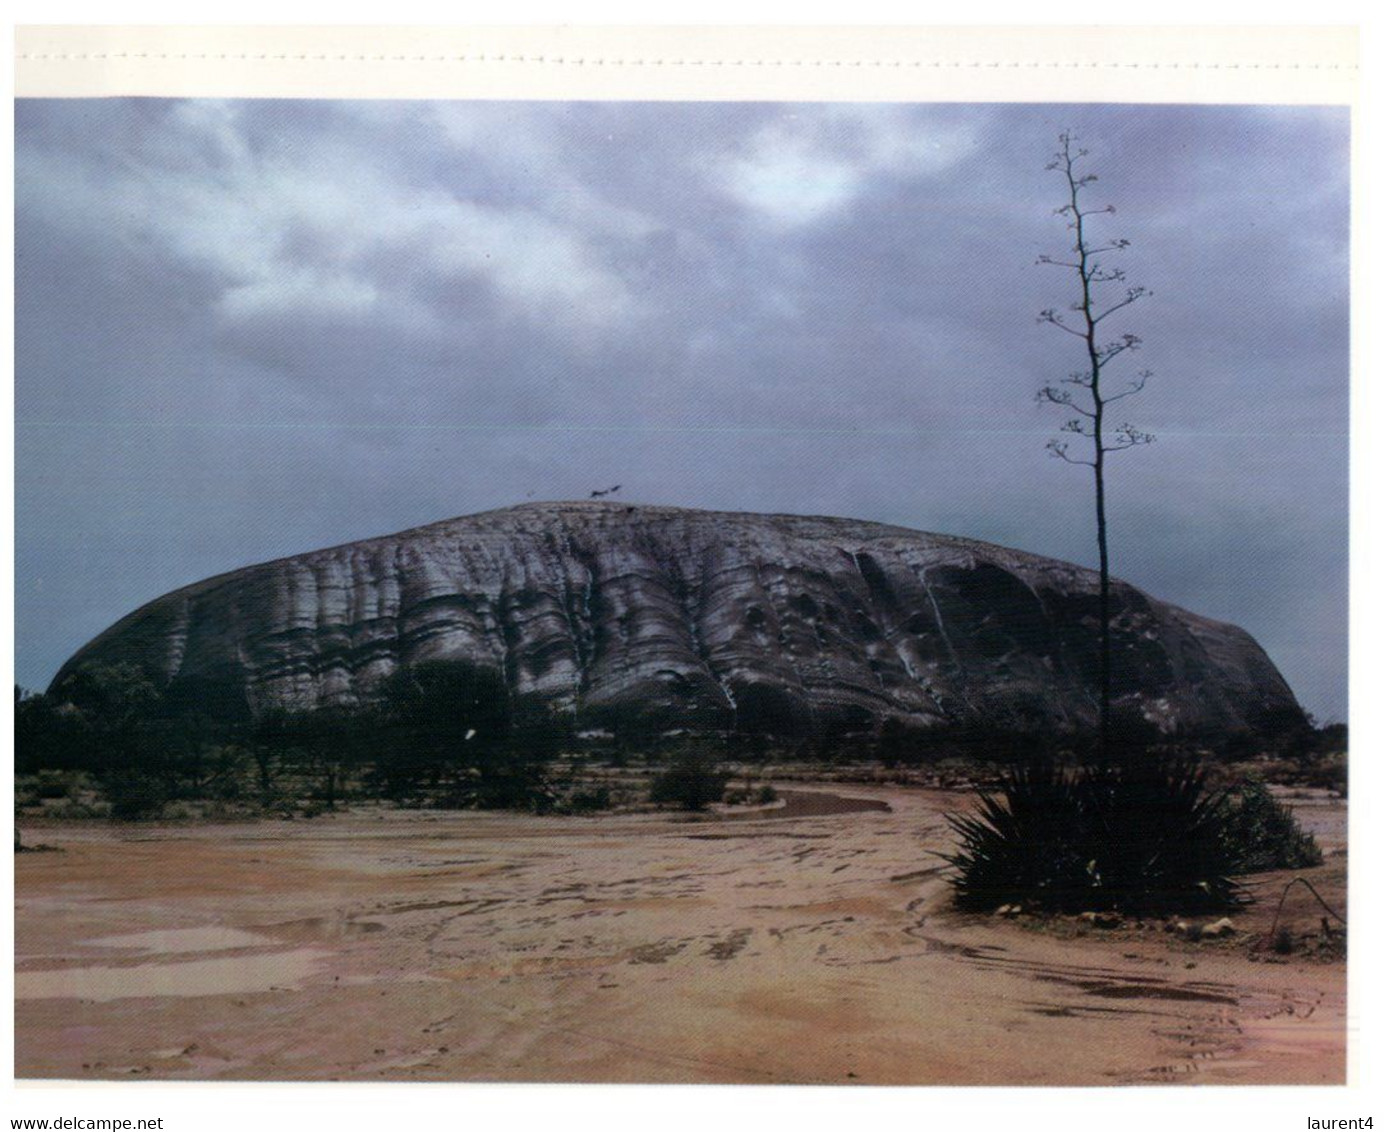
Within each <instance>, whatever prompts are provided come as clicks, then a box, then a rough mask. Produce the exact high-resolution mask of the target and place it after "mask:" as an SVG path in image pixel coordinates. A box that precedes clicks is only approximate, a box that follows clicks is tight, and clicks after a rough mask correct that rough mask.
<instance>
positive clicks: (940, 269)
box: [16, 100, 1349, 717]
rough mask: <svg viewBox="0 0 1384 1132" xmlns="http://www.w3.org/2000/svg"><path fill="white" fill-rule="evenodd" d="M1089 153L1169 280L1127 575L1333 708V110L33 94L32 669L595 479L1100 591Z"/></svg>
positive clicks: (28, 510)
mask: <svg viewBox="0 0 1384 1132" xmlns="http://www.w3.org/2000/svg"><path fill="white" fill-rule="evenodd" d="M1067 127H1072V128H1074V129H1076V130H1077V131H1078V132H1079V133H1080V134H1081V135H1082V136H1083V138H1084V139H1085V141H1086V144H1088V145H1089V147H1090V148H1091V150H1092V160H1093V163H1094V165H1095V167H1096V168H1097V169H1098V170H1099V172H1100V174H1101V177H1102V179H1101V181H1100V182H1099V191H1100V193H1101V194H1103V195H1105V196H1106V197H1108V199H1110V200H1112V201H1114V202H1115V203H1116V204H1117V205H1118V208H1119V211H1118V213H1117V214H1116V216H1115V217H1114V218H1112V224H1111V231H1112V233H1115V234H1119V235H1124V236H1128V237H1129V238H1131V239H1132V240H1133V241H1134V246H1133V247H1132V248H1131V249H1130V251H1129V253H1128V254H1127V256H1126V259H1127V261H1128V264H1127V265H1128V268H1129V270H1130V272H1131V278H1132V279H1133V280H1134V281H1136V282H1139V283H1144V284H1147V285H1148V286H1150V287H1152V288H1153V291H1154V295H1153V297H1152V298H1151V299H1149V300H1148V301H1147V303H1144V304H1141V305H1139V306H1138V307H1136V308H1134V309H1132V310H1131V311H1130V312H1129V317H1128V318H1127V319H1126V320H1124V321H1123V322H1121V324H1120V326H1119V327H1117V328H1116V329H1117V330H1120V329H1124V328H1125V327H1126V326H1127V327H1128V328H1129V329H1130V330H1132V331H1134V332H1137V333H1139V334H1140V335H1141V336H1142V337H1143V338H1144V340H1145V345H1144V348H1143V350H1142V352H1141V354H1140V356H1139V357H1138V358H1137V359H1136V366H1143V365H1147V366H1149V367H1150V368H1152V369H1153V370H1154V371H1155V377H1154V379H1153V381H1152V382H1151V383H1150V385H1149V388H1148V389H1147V391H1146V392H1145V394H1144V395H1142V396H1141V397H1140V398H1138V399H1137V400H1133V401H1131V402H1128V403H1127V406H1128V408H1129V410H1130V415H1131V416H1132V417H1134V418H1135V419H1137V421H1138V423H1140V424H1141V425H1143V426H1145V427H1147V428H1149V429H1151V430H1152V431H1154V432H1157V433H1160V434H1162V439H1161V441H1160V443H1159V444H1158V445H1157V446H1155V447H1154V448H1153V449H1151V450H1149V451H1147V452H1139V453H1134V454H1131V455H1129V456H1127V457H1125V458H1123V460H1122V461H1121V462H1120V463H1119V464H1118V465H1117V466H1116V468H1115V471H1114V476H1113V481H1112V491H1113V494H1114V503H1115V512H1114V515H1115V527H1114V530H1115V562H1116V570H1117V572H1118V573H1120V574H1122V575H1123V576H1125V577H1128V578H1129V579H1130V580H1131V581H1134V582H1136V583H1137V584H1139V585H1142V586H1144V587H1145V588H1147V589H1149V590H1150V591H1151V592H1153V593H1155V594H1156V595H1158V596H1159V597H1162V598H1165V599H1167V600H1171V601H1174V602H1177V603H1179V604H1182V605H1185V606H1188V607H1190V608H1193V609H1197V610H1199V611H1201V612H1204V613H1207V614H1210V615H1212V616H1217V617H1223V618H1226V619H1229V620H1233V621H1237V622H1239V623H1241V624H1244V625H1245V627H1246V628H1248V629H1250V630H1251V631H1252V632H1254V633H1255V634H1256V635H1257V636H1258V637H1259V639H1260V640H1261V642H1262V643H1263V644H1264V645H1265V647H1266V648H1267V649H1268V650H1269V652H1270V654H1271V655H1272V656H1273V657H1274V658H1275V659H1276V660H1277V661H1278V662H1279V664H1280V665H1281V666H1282V667H1283V669H1284V671H1285V674H1286V675H1287V676H1288V678H1289V680H1290V682H1291V683H1292V684H1293V686H1294V687H1295V689H1296V690H1297V691H1298V693H1299V695H1300V697H1301V698H1302V699H1303V701H1304V702H1305V704H1306V705H1307V706H1308V707H1309V709H1311V710H1314V711H1316V712H1318V713H1319V714H1322V715H1324V716H1333V717H1340V716H1343V714H1344V712H1345V707H1346V704H1345V560H1346V559H1345V547H1346V513H1345V496H1346V463H1345V456H1344V444H1345V432H1346V407H1347V401H1348V380H1347V372H1346V365H1347V356H1348V342H1347V333H1346V327H1347V309H1348V308H1347V291H1346V288H1347V278H1346V260H1345V256H1346V248H1347V219H1348V199H1349V196H1348V194H1349V186H1348V181H1347V159H1348V150H1347V146H1348V122H1347V119H1346V116H1345V114H1344V112H1338V111H1331V110H1322V109H1320V108H1254V107H1248V108H1244V107H1240V108H1237V107H1220V108H1217V107H1091V106H858V105H857V106H836V107H832V106H812V105H801V106H785V105H773V104H742V105H725V104H637V103H636V104H617V103H611V104H601V103H572V104H560V103H465V104H460V103H347V102H298V103H281V102H246V103H176V102H165V101H160V100H110V101H71V102H68V101H64V102H36V101H22V102H21V103H20V104H19V109H18V113H17V128H16V145H17V204H18V213H17V251H18V259H17V267H16V271H17V278H18V295H17V314H16V318H17V323H16V325H17V358H18V376H17V389H16V412H17V449H16V451H17V457H16V459H17V480H16V507H17V526H18V562H17V569H18V573H17V582H16V588H17V609H18V672H19V678H20V680H21V682H22V683H26V684H30V685H42V684H43V683H45V682H46V680H47V679H48V677H49V676H50V675H51V673H52V672H53V671H54V670H55V669H56V667H57V665H58V664H59V663H61V661H62V660H63V659H65V657H66V656H67V655H68V654H69V653H70V652H71V651H72V650H74V649H75V648H76V647H77V646H79V645H80V644H82V643H83V642H84V640H85V639H87V638H88V637H90V636H91V635H93V634H94V633H96V632H98V631H99V630H101V629H102V628H104V627H105V626H106V625H107V624H109V623H110V622H111V621H113V620H114V619H115V618H117V617H118V616H120V615H121V614H123V613H124V612H127V611H128V610H129V609H131V608H133V607H134V606H135V605H137V604H139V603H140V602H142V601H144V600H148V599H149V598H152V597H154V596H157V594H159V593H161V592H163V591H165V590H167V589H169V588H172V587H173V586H176V585H179V584H182V583H185V582H189V581H192V580H195V579H196V578H198V577H201V576H204V575H207V574H210V573H214V572H217V571H220V570H225V569H230V568H233V567H235V566H238V565H242V564H245V563H247V562H250V561H256V560H260V559H263V558H266V557H272V556H274V555H278V554H286V553H292V552H295V551H300V550H304V549H307V548H310V547H313V546H318V545H325V544H328V543H333V542H339V541H343V540H346V539H351V538H359V537H365V536H368V535H371V534H379V533H384V532H387V531H391V530H396V529H401V528H403V527H406V526H410V525H414V524H417V523H422V522H426V521H429V520H432V519H438V518H443V517H447V516H450V515H454V514H461V513H465V512H468V511H473V510H480V509H484V508H487V507H497V506H504V505H507V504H510V503H515V502H521V501H523V500H524V499H526V498H530V497H532V498H537V499H544V498H564V497H568V498H570V497H582V496H584V495H585V494H586V492H587V491H589V490H590V489H591V487H593V486H604V485H606V484H608V483H617V482H620V483H624V484H625V485H626V489H625V490H626V492H627V493H628V494H629V495H630V497H631V498H632V499H637V500H644V501H649V502H666V503H674V504H682V505H688V506H706V507H721V508H731V509H749V510H770V511H772V510H780V511H799V512H826V513H837V514H848V515H854V516H858V517H863V518H872V519H879V520H882V521H888V522H897V523H903V524H906V525H911V526H917V527H922V528H926V529H933V530H947V531H952V532H955V533H960V534H969V535H974V536H978V537H983V538H990V539H993V540H995V541H999V542H1006V543H1010V544H1014V545H1018V546H1022V547H1024V548H1026V549H1029V550H1033V551H1037V552H1040V553H1048V554H1054V555H1057V556H1060V557H1065V558H1070V559H1074V560H1078V561H1084V562H1089V561H1090V560H1091V559H1092V557H1093V555H1092V549H1093V548H1092V531H1091V522H1090V515H1089V510H1090V501H1089V485H1088V484H1087V483H1086V482H1085V480H1084V479H1083V478H1082V476H1081V474H1080V473H1079V472H1077V471H1076V470H1074V469H1071V468H1067V467H1065V466H1062V465H1060V464H1059V463H1057V462H1055V461H1050V460H1048V459H1047V458H1046V457H1045V455H1044V452H1043V445H1044V443H1045V441H1046V439H1047V438H1048V437H1049V436H1050V435H1051V434H1052V433H1053V431H1054V429H1055V427H1056V426H1057V425H1058V424H1059V423H1060V421H1059V420H1058V419H1055V415H1054V414H1053V413H1051V412H1044V411H1043V410H1042V408H1041V407H1040V406H1038V405H1036V404H1034V403H1033V392H1034V390H1035V389H1036V388H1038V387H1039V386H1040V385H1041V384H1043V383H1044V382H1046V381H1048V380H1051V379H1052V378H1053V377H1054V376H1061V375H1062V374H1063V373H1065V372H1067V371H1068V370H1069V369H1072V368H1075V367H1076V365H1077V364H1078V363H1079V358H1078V357H1076V356H1075V355H1074V354H1073V353H1072V351H1071V350H1070V349H1069V345H1070V344H1069V343H1068V342H1067V341H1065V340H1063V339H1062V337H1061V336H1060V335H1054V334H1052V333H1051V332H1050V331H1049V332H1048V333H1045V332H1044V328H1042V327H1039V326H1037V325H1036V324H1035V321H1034V316H1035V315H1036V313H1037V311H1038V310H1039V309H1041V308H1043V307H1046V306H1051V305H1060V304H1061V303H1062V301H1063V299H1064V297H1065V296H1066V294H1067V291H1066V288H1067V287H1068V281H1067V280H1066V279H1064V278H1062V276H1061V274H1060V273H1056V272H1054V271H1053V270H1052V269H1050V268H1040V267H1037V266H1035V265H1034V260H1035V259H1036V257H1037V256H1038V255H1039V254H1041V253H1043V252H1056V251H1058V250H1060V249H1061V247H1062V244H1063V240H1064V238H1065V234H1064V232H1063V230H1062V227H1061V223H1060V222H1059V221H1057V220H1056V219H1055V218H1054V217H1053V216H1052V208H1053V207H1054V206H1055V205H1056V204H1057V203H1059V200H1058V197H1059V193H1058V188H1059V186H1058V184H1056V183H1055V182H1054V180H1053V174H1051V173H1050V172H1047V171H1045V170H1044V169H1043V164H1044V162H1045V161H1046V159H1047V156H1048V154H1049V152H1050V150H1051V148H1052V145H1053V140H1054V137H1055V134H1056V133H1057V131H1058V130H1060V129H1063V128H1067Z"/></svg>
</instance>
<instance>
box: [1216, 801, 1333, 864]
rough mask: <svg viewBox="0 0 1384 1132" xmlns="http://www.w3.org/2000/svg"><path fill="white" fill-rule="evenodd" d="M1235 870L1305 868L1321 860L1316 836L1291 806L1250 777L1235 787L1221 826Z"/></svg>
mask: <svg viewBox="0 0 1384 1132" xmlns="http://www.w3.org/2000/svg"><path fill="white" fill-rule="evenodd" d="M1222 836H1223V837H1224V839H1225V843H1226V848H1227V850H1228V851H1229V853H1230V854H1231V855H1232V856H1233V857H1234V859H1235V862H1236V870H1235V871H1236V872H1241V873H1258V872H1264V871H1265V870H1267V869H1305V868H1312V867H1313V866H1315V865H1320V864H1321V863H1322V851H1321V847H1320V846H1319V845H1318V844H1317V839H1316V838H1315V837H1313V836H1312V835H1311V834H1310V833H1308V832H1307V831H1305V830H1304V829H1303V828H1302V827H1301V826H1300V825H1299V824H1298V821H1297V818H1295V817H1294V816H1293V812H1292V810H1290V809H1289V808H1288V807H1287V806H1285V805H1284V804H1283V803H1282V802H1280V801H1279V800H1278V799H1277V798H1275V797H1274V796H1273V795H1272V794H1271V793H1269V788H1268V787H1267V786H1265V785H1264V783H1263V782H1261V781H1258V780H1256V779H1251V780H1250V781H1248V782H1247V783H1245V784H1244V785H1243V786H1241V787H1240V788H1239V790H1237V791H1235V793H1234V795H1233V796H1232V798H1231V800H1230V803H1229V805H1228V806H1227V809H1226V814H1225V820H1224V824H1223V827H1222Z"/></svg>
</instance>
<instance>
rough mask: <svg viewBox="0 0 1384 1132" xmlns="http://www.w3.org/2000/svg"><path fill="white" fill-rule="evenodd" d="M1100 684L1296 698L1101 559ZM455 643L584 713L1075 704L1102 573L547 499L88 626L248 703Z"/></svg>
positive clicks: (389, 668) (936, 721)
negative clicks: (1109, 621)
mask: <svg viewBox="0 0 1384 1132" xmlns="http://www.w3.org/2000/svg"><path fill="white" fill-rule="evenodd" d="M1113 603H1114V608H1115V611H1116V614H1117V617H1116V624H1115V638H1114V656H1115V663H1116V669H1115V674H1114V678H1115V685H1114V692H1115V696H1116V701H1117V704H1118V705H1119V706H1121V707H1122V708H1124V709H1126V710H1137V711H1138V712H1140V713H1141V714H1142V715H1143V716H1144V717H1145V718H1147V719H1150V720H1152V721H1154V722H1156V723H1157V724H1158V725H1159V726H1161V727H1164V728H1170V727H1174V726H1176V727H1180V728H1183V729H1187V730H1191V731H1245V730H1250V731H1253V730H1258V729H1261V728H1263V727H1266V726H1270V725H1273V724H1282V723H1283V722H1285V721H1288V722H1294V721H1299V720H1301V719H1302V712H1301V709H1300V708H1299V707H1298V704H1297V702H1296V700H1295V699H1294V698H1293V694H1292V692H1291V690H1290V689H1289V688H1288V686H1287V684H1286V683H1285V682H1284V680H1283V678H1282V676H1280V675H1279V673H1278V670H1277V669H1276V668H1275V667H1274V666H1273V663H1272V662H1271V661H1270V660H1269V658H1268V657H1267V656H1266V655H1265V654H1264V652H1263V650H1262V649H1261V648H1260V647H1259V646H1258V645H1257V644H1256V643H1255V641H1254V640H1253V638H1251V637H1250V636H1249V634H1248V633H1246V632H1244V631H1243V630H1241V629H1238V628H1236V627H1235V626H1233V625H1226V624H1222V623H1220V622H1215V621H1210V620H1207V619H1205V618H1202V617H1198V616H1196V615H1195V614H1192V613H1188V612H1186V611H1185V610H1182V609H1178V608H1176V607H1174V606H1170V605H1165V604H1163V603H1161V602H1158V601H1154V600H1153V599H1152V598H1150V597H1148V596H1147V595H1145V594H1143V593H1141V592H1140V591H1139V590H1136V589H1134V588H1133V587H1132V586H1128V585H1125V584H1124V583H1115V586H1114V593H1113ZM457 658H464V659H467V660H470V661H472V662H475V663H477V664H482V665H488V666H493V667H494V668H496V669H499V670H502V671H503V672H504V674H505V677H506V680H507V681H508V683H509V685H510V687H511V688H512V689H513V690H515V691H516V692H521V693H539V694H541V695H542V696H544V697H546V698H548V699H550V700H551V701H553V702H554V703H555V704H558V705H561V706H562V707H564V708H569V709H575V710H577V711H578V713H579V717H580V719H581V721H582V723H583V725H585V726H602V725H605V724H608V723H609V722H611V721H613V720H616V719H622V720H628V719H642V721H643V722H644V723H645V724H647V725H649V726H666V727H669V728H673V727H691V728H724V727H729V726H732V725H734V724H736V723H739V724H740V725H742V726H753V727H757V728H762V729H765V730H769V731H772V732H776V733H780V734H790V735H791V734H802V733H806V732H809V731H813V730H816V729H819V728H823V727H825V728H828V729H833V728H834V729H839V730H843V731H844V730H857V729H861V728H864V727H867V726H870V725H871V724H872V723H873V722H875V721H877V720H878V719H879V718H881V717H884V716H888V715H897V716H902V717H906V718H909V719H911V720H912V721H914V722H916V723H919V724H927V725H941V724H954V723H963V722H979V723H984V724H987V725H1008V724H1028V725H1032V724H1041V725H1044V726H1074V727H1079V728H1081V727H1088V726H1091V725H1092V724H1093V723H1094V721H1095V718H1096V695H1097V693H1096V688H1097V673H1098V664H1099V661H1098V621H1097V576H1096V575H1095V574H1094V573H1093V572H1092V571H1089V570H1084V569H1081V568H1079V567H1076V566H1072V565H1069V564H1067V563H1063V562H1057V561H1054V560H1052V559H1045V558H1039V557H1036V556H1034V555H1031V554H1025V553H1022V552H1020V551H1016V550H1008V549H1006V548H1004V547H1000V546H994V545H991V544H988V543H981V542H975V541H971V540H967V539H961V538H952V537H949V536H945V535H935V534H925V533H922V532H919V531H912V530H906V529H903V528H899V527H888V526H882V525H880V524H876V523H865V522H858V521H853V520H849V519H827V518H808V517H801V516H794V515H752V514H740V513H716V512H706V511H691V510H682V509H677V508H671V507H637V506H627V505H624V504H618V503H552V504H534V505H528V506H522V507H514V508H511V509H508V510H503V511H494V512H489V513H486V514H482V515H473V516H467V517H463V518H459V519H452V520H449V521H447V522H442V523H436V524H433V525H431V526H427V527H420V528H417V529H415V530H411V531H405V532H402V533H401V534H397V535H391V536H388V537H386V538H378V539H370V540H368V541H365V542H358V543H351V544H349V545H346V546H339V547H333V548H331V549H328V550H319V551H314V552H312V553H309V554H302V555H298V556H296V557H293V558H285V559H281V560H279V561H276V562H267V563H264V564H262V565H258V566H250V567H247V568H246V569H243V570H237V571H234V572H233V573H230V574H224V575H221V576H219V577H215V578H210V579H208V580H206V581H203V582H199V583H197V584H196V585H192V586H188V587H186V588H184V589H181V590H177V591H175V592H174V593H171V594H168V595H166V596H164V597H161V598H159V599H158V600H157V601H154V602H151V603H150V604H148V605H146V606H144V607H143V608H142V609H139V610H137V611H136V612H134V613H132V614H130V615H129V616H128V617H126V618H124V619H123V620H122V621H120V622H118V623H117V624H116V625H114V626H112V627H111V628H110V629H108V630H107V631H106V632H105V633H103V634H102V635H101V636H99V637H98V638H96V640H94V641H92V642H91V643H90V644H89V645H87V646H86V647H85V648H84V649H82V650H81V651H80V652H79V653H78V654H77V655H76V656H74V657H73V658H72V659H71V660H70V661H69V662H68V664H67V665H66V666H65V667H64V670H63V672H62V673H59V676H58V678H57V681H55V683H57V682H58V681H61V679H62V677H63V675H64V674H65V673H66V672H67V671H69V670H70V669H71V668H72V667H73V666H75V665H77V664H79V663H81V662H83V661H88V660H97V661H103V662H108V663H109V662H116V661H134V662H136V663H138V664H140V665H141V666H143V667H144V668H145V670H146V671H148V672H149V673H150V674H151V675H152V676H153V677H154V678H155V679H156V680H158V681H160V682H161V683H163V684H165V685H173V686H185V687H186V686H193V687H195V686H198V685H199V684H214V685H217V686H221V687H225V686H228V685H229V686H233V687H236V688H243V689H244V693H245V696H246V699H247V700H248V703H249V705H250V707H251V709H252V710H255V711H259V710H263V709H264V708H266V707H269V706H271V705H284V706H290V707H298V708H307V707H313V706H318V705H323V704H329V703H339V702H352V701H355V700H358V699H361V698H368V697H369V696H370V695H371V694H372V691H373V690H374V689H375V688H377V687H378V686H379V684H380V682H381V681H382V680H384V679H385V678H386V677H387V676H389V674H390V673H391V672H393V671H394V670H395V668H396V667H397V666H399V665H408V664H415V663H418V662H420V661H425V660H436V659H457Z"/></svg>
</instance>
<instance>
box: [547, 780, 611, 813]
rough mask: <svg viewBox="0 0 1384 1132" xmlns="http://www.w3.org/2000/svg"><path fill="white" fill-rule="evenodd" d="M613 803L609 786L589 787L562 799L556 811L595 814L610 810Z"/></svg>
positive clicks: (575, 791) (556, 806) (555, 807)
mask: <svg viewBox="0 0 1384 1132" xmlns="http://www.w3.org/2000/svg"><path fill="white" fill-rule="evenodd" d="M612 803H613V799H612V797H611V793H610V787H609V786H587V787H583V788H581V789H579V790H573V791H572V792H571V793H570V794H568V795H567V797H565V798H562V799H560V800H559V801H558V802H557V804H556V805H555V806H554V810H555V811H556V812H557V813H561V814H594V813H598V812H599V811H601V810H608V809H610V807H611V805H612Z"/></svg>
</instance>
